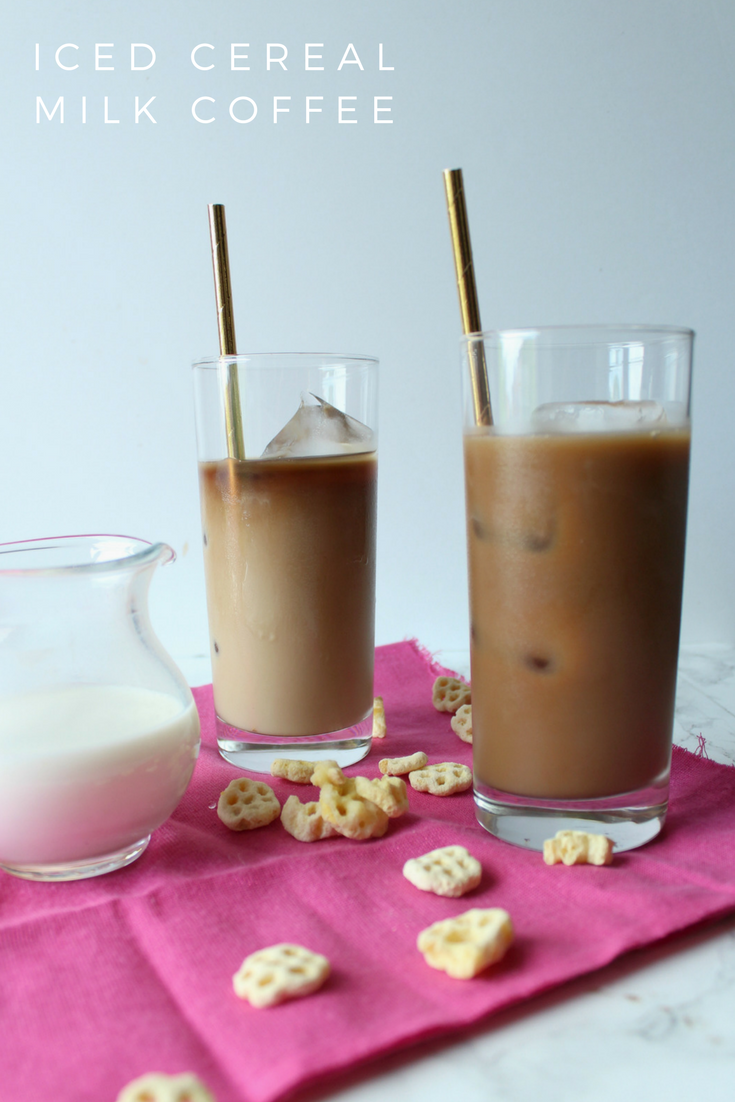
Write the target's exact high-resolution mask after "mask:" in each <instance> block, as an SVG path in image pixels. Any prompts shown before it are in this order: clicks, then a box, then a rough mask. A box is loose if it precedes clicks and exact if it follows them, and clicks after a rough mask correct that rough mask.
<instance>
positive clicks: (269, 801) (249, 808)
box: [217, 777, 281, 830]
mask: <svg viewBox="0 0 735 1102" xmlns="http://www.w3.org/2000/svg"><path fill="white" fill-rule="evenodd" d="M217 814H218V815H219V817H220V819H221V820H222V822H223V823H224V824H225V826H226V827H229V828H230V830H257V828H258V827H263V826H267V825H268V823H272V822H273V820H274V819H277V818H278V816H279V815H280V814H281V805H280V804H279V802H278V799H277V797H276V794H275V792H274V791H273V789H272V788H271V787H270V785H268V784H265V782H264V781H251V780H250V778H249V777H236V778H235V780H234V781H230V783H229V784H228V785H227V788H226V789H225V790H224V792H223V793H222V794H221V795H220V798H219V802H218V804H217Z"/></svg>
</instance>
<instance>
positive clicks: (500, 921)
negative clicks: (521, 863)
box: [417, 907, 513, 980]
mask: <svg viewBox="0 0 735 1102" xmlns="http://www.w3.org/2000/svg"><path fill="white" fill-rule="evenodd" d="M512 941H513V926H512V923H511V921H510V915H509V914H508V912H507V911H503V910H501V909H500V908H499V907H489V908H486V909H482V908H479V907H476V908H474V909H473V910H471V911H465V912H464V914H461V915H457V916H456V918H445V919H443V921H441V922H435V923H434V924H433V926H429V927H428V928H427V929H426V930H422V931H421V933H420V934H419V936H418V941H417V944H418V947H419V951H420V952H422V953H423V954H424V959H425V961H426V963H427V964H428V965H430V966H431V967H432V968H438V969H439V970H440V971H442V972H446V973H447V975H449V976H453V977H454V979H457V980H468V979H471V978H472V976H476V975H477V974H478V973H479V972H482V971H483V969H485V968H487V967H488V965H490V964H495V963H496V961H499V960H501V958H502V957H504V956H505V953H506V951H507V949H508V947H509V946H510V944H511V942H512Z"/></svg>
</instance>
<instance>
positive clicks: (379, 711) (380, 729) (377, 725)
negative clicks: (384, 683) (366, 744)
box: [373, 696, 388, 738]
mask: <svg viewBox="0 0 735 1102" xmlns="http://www.w3.org/2000/svg"><path fill="white" fill-rule="evenodd" d="M387 733H388V728H387V727H386V725H385V706H384V704H383V698H382V696H376V698H375V700H374V701H373V738H385V736H386V734H387Z"/></svg>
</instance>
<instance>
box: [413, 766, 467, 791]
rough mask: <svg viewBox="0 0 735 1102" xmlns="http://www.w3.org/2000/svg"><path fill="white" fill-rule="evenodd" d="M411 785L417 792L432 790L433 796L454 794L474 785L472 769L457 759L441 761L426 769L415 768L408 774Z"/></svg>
mask: <svg viewBox="0 0 735 1102" xmlns="http://www.w3.org/2000/svg"><path fill="white" fill-rule="evenodd" d="M408 779H409V781H410V782H411V787H412V788H415V789H416V791H417V792H430V793H431V795H432V796H453V795H454V794H455V792H464V791H466V789H468V788H470V787H471V786H472V770H471V769H468V768H467V766H466V765H460V764H459V762H456V761H440V762H439V763H438V764H437V765H427V766H426V767H425V768H424V769H414V770H413V771H412V772H411V773H409V774H408Z"/></svg>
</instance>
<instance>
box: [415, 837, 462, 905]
mask: <svg viewBox="0 0 735 1102" xmlns="http://www.w3.org/2000/svg"><path fill="white" fill-rule="evenodd" d="M403 875H404V876H405V877H406V879H407V880H409V881H410V882H411V883H412V884H413V885H414V887H416V888H420V889H421V891H422V892H434V894H435V895H446V896H449V897H450V898H452V899H457V898H458V897H459V896H460V895H464V894H465V892H469V891H472V889H473V888H476V887H477V885H478V884H479V883H480V880H481V878H482V865H481V864H480V862H479V861H478V860H477V858H476V857H473V856H472V855H471V854H470V853H468V851H467V850H466V849H465V847H464V846H443V847H442V848H441V849H432V850H431V851H430V852H429V853H425V854H424V855H423V857H412V858H410V860H408V861H406V863H405V865H404V866H403Z"/></svg>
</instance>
